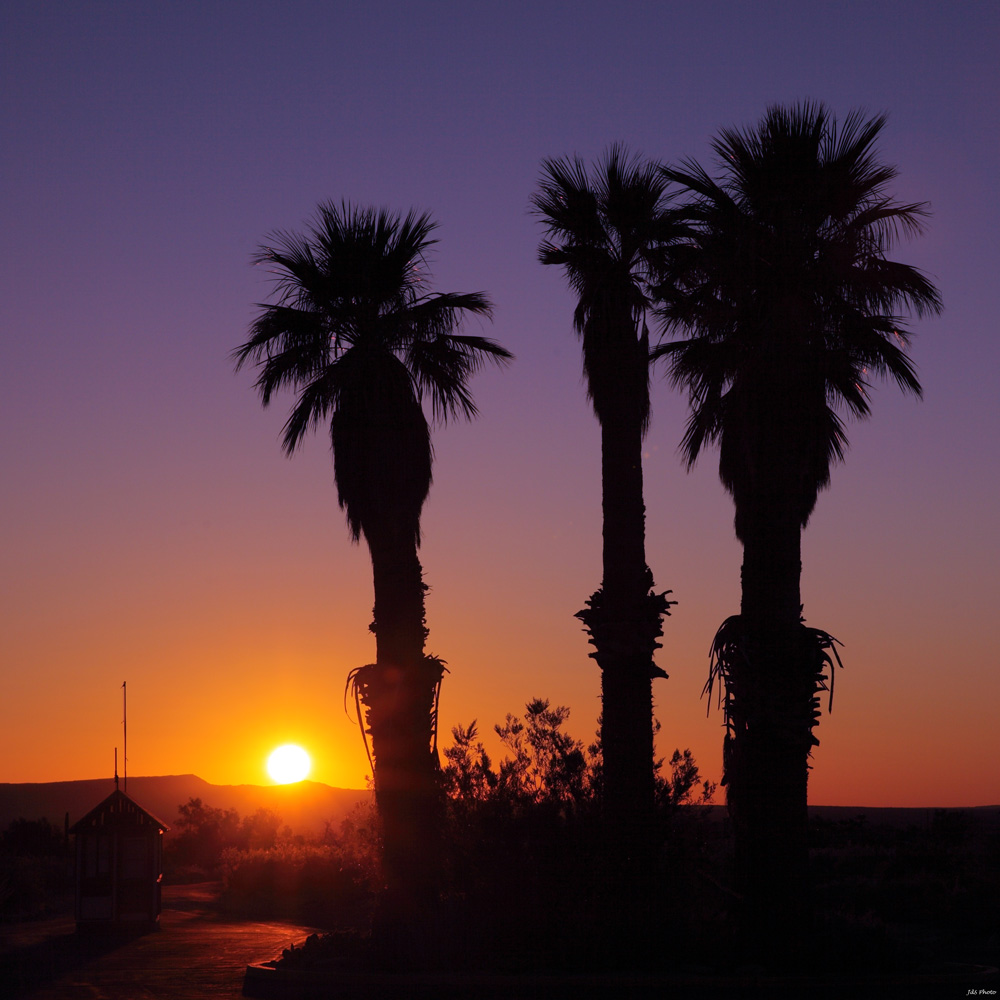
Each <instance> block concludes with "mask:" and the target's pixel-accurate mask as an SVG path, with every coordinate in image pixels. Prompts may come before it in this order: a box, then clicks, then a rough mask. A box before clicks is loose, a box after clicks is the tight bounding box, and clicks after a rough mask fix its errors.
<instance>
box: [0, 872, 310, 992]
mask: <svg viewBox="0 0 1000 1000" xmlns="http://www.w3.org/2000/svg"><path fill="white" fill-rule="evenodd" d="M217 895H218V885H217V884H215V883H208V884H205V885H191V886H168V887H166V888H165V889H164V893H163V914H162V915H161V917H160V924H161V927H162V930H160V931H159V932H157V933H153V934H146V935H144V936H143V937H140V938H135V939H133V940H131V941H126V942H105V941H100V940H93V939H91V938H89V937H79V936H78V935H76V934H75V933H74V924H73V921H72V920H71V919H69V918H58V919H55V920H50V921H44V922H41V923H31V924H21V925H18V926H16V927H13V928H5V931H6V933H5V934H4V936H3V939H2V944H0V997H3V998H4V1000H15V998H16V1000H76V998H80V1000H213V998H222V997H225V998H226V1000H236V998H238V997H239V996H240V991H241V989H242V987H243V974H244V971H245V970H246V966H247V965H248V964H250V963H252V962H263V961H267V960H268V959H271V958H275V957H277V955H278V954H279V953H280V952H281V949H282V948H287V947H288V945H289V944H291V943H292V942H296V943H300V942H301V941H303V940H304V939H305V938H306V937H307V936H308V935H309V934H310V933H312V931H313V930H315V928H312V927H305V926H303V925H301V924H291V923H283V922H270V923H269V922H260V921H241V922H234V921H231V920H228V919H226V918H223V917H220V916H219V914H218V912H217V907H216V899H217Z"/></svg>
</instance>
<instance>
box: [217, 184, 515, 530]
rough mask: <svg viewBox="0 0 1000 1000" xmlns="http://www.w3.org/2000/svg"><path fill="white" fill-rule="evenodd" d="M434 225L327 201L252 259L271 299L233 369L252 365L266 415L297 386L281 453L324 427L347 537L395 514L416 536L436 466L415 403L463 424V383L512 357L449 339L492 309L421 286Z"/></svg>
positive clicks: (469, 406)
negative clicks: (264, 271) (466, 320)
mask: <svg viewBox="0 0 1000 1000" xmlns="http://www.w3.org/2000/svg"><path fill="white" fill-rule="evenodd" d="M434 229H435V223H434V222H432V221H431V219H430V218H429V216H427V215H417V214H415V213H413V212H411V213H409V214H408V215H407V216H406V217H405V218H401V217H400V216H398V215H394V214H392V213H390V212H389V211H387V210H384V209H382V210H374V209H362V208H357V207H352V206H351V205H349V204H346V203H342V204H341V205H340V206H339V207H338V206H336V205H334V204H332V203H326V204H323V205H321V206H320V208H319V212H318V216H317V219H316V221H315V223H314V224H313V225H312V227H311V228H310V231H309V233H308V235H306V236H302V235H298V234H292V233H277V234H275V235H274V237H273V238H272V243H271V244H269V245H266V246H263V247H261V248H260V250H259V251H258V253H257V255H256V257H255V262H256V263H258V264H264V265H270V266H271V267H273V269H274V271H275V275H276V287H277V292H278V301H277V302H276V303H274V304H270V305H262V306H261V309H262V311H261V313H260V315H259V317H258V318H257V320H256V321H255V322H254V323H253V325H252V327H251V330H250V332H251V336H250V339H249V340H248V341H247V342H246V343H245V344H243V345H242V346H241V347H239V348H238V349H237V351H236V352H235V358H236V361H237V367H241V366H242V365H243V364H244V363H245V362H247V361H248V360H251V359H252V360H255V361H257V362H259V364H260V374H259V377H258V379H257V383H256V384H257V388H258V389H259V391H260V394H261V398H262V401H263V403H264V405H265V406H266V405H268V404H269V403H270V402H271V400H272V398H273V396H274V394H275V393H276V392H278V391H279V390H282V389H285V388H293V389H296V390H298V399H297V401H296V403H295V405H294V407H293V409H292V412H291V415H290V416H289V418H288V421H287V423H286V424H285V429H284V441H283V444H284V449H285V451H286V453H288V454H291V453H292V452H293V451H294V450H295V449H296V447H297V446H298V445H299V443H300V442H301V440H302V438H303V436H304V435H305V433H306V432H307V431H308V430H309V429H310V428H312V427H315V426H316V425H317V424H319V423H320V422H321V421H325V420H327V419H329V420H330V421H331V436H332V442H333V451H334V469H335V476H336V484H337V494H338V500H339V502H340V506H341V507H342V508H344V509H345V511H346V514H347V520H348V525H349V527H350V530H351V534H352V537H353V538H354V540H355V541H357V540H358V539H359V538H360V536H361V534H362V533H365V534H366V535H367V534H368V530H367V529H368V527H370V526H372V525H373V524H374V523H375V521H382V522H384V521H385V520H386V519H387V518H392V519H395V520H396V521H397V522H398V521H399V520H400V519H403V520H404V521H405V522H406V524H407V526H408V530H409V531H412V533H413V535H414V537H415V538H416V539H417V541H419V534H420V528H419V517H420V510H421V508H422V506H423V502H424V500H425V499H426V496H427V492H428V490H429V488H430V483H431V458H432V452H431V443H430V432H429V428H428V424H427V420H426V418H425V416H424V413H423V408H422V405H421V403H422V400H423V398H424V397H425V395H426V396H429V397H430V404H431V411H432V415H433V416H434V417H436V418H438V419H441V420H442V421H444V420H447V419H448V418H449V417H454V416H457V415H462V416H465V417H470V418H471V417H473V416H475V414H476V406H475V403H474V402H473V399H472V396H471V394H470V391H469V388H468V380H469V378H470V376H471V375H473V374H474V373H475V372H476V371H477V370H478V369H479V368H480V367H481V366H482V365H483V363H484V362H485V361H487V360H489V361H493V362H496V363H498V364H503V363H505V362H507V361H508V360H509V359H510V358H511V355H510V354H509V352H507V351H506V350H504V349H503V348H502V347H500V346H498V345H497V344H495V343H494V342H493V341H491V340H488V339H487V338H484V337H476V336H462V335H459V334H458V333H456V332H455V331H456V329H457V327H458V325H459V321H460V318H461V316H462V315H463V314H465V313H472V314H478V315H484V316H488V315H489V314H490V310H491V307H490V303H489V301H488V299H487V298H486V296H485V295H483V294H482V293H480V292H473V293H469V294H454V293H444V294H431V293H429V292H428V291H427V288H426V283H427V277H428V275H427V265H426V255H427V251H428V249H429V248H430V247H431V246H432V245H433V244H434V243H435V242H436V241H435V240H434V239H432V238H431V233H432V232H433V231H434Z"/></svg>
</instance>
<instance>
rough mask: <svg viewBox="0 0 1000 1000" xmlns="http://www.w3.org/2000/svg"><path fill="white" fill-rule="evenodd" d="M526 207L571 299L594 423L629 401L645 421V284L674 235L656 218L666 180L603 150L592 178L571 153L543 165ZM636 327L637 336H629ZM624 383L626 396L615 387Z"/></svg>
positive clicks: (543, 257)
mask: <svg viewBox="0 0 1000 1000" xmlns="http://www.w3.org/2000/svg"><path fill="white" fill-rule="evenodd" d="M542 168H543V177H542V182H541V185H540V190H539V192H538V193H536V194H535V195H534V196H533V198H532V205H533V206H534V209H535V211H536V213H537V214H538V215H540V216H541V217H542V220H543V223H544V225H545V228H546V230H547V232H548V235H549V239H547V240H544V241H543V242H542V243H541V245H540V246H539V250H538V259H539V260H540V261H541V263H543V264H558V265H561V266H562V267H563V268H564V270H565V272H566V276H567V278H568V280H569V284H570V286H571V287H572V289H573V290H574V291H575V292H576V293H577V296H578V301H577V306H576V309H575V311H574V314H573V321H574V326H575V327H576V330H577V332H578V333H579V334H581V336H582V337H583V368H584V374H585V376H586V379H587V391H588V393H589V394H590V397H591V399H592V401H593V404H594V411H595V413H596V414H597V417H598V419H599V420H602V421H603V420H604V419H605V418H606V417H608V416H609V415H610V412H611V411H612V410H613V409H615V408H621V407H622V406H625V405H629V404H630V403H631V404H632V405H635V406H637V407H638V408H639V410H640V415H641V420H642V424H643V427H644V428H645V425H646V423H647V422H648V420H649V383H648V379H649V374H648V373H649V351H648V343H649V341H648V335H647V332H646V328H645V321H644V320H645V314H646V310H647V308H648V306H649V297H648V295H647V289H648V286H649V282H650V281H651V279H652V278H653V276H654V275H656V274H657V273H659V270H660V269H661V266H662V264H661V262H662V257H663V254H664V247H665V245H666V244H667V242H668V240H669V237H670V235H671V233H672V231H673V227H672V226H670V225H669V224H668V223H667V222H666V219H665V204H666V203H665V198H664V192H665V191H666V187H667V183H666V181H665V179H663V178H662V177H661V176H660V174H659V172H658V171H657V169H656V168H655V166H653V165H652V164H648V163H646V164H644V163H641V162H640V161H639V160H638V159H636V158H635V157H629V156H628V155H627V154H626V152H625V150H624V149H623V148H622V147H620V146H612V147H611V149H610V150H609V151H608V153H607V155H606V157H605V158H604V160H603V162H602V163H601V164H600V166H599V167H598V169H597V170H596V171H595V172H594V177H593V179H591V178H590V177H589V176H588V173H587V168H586V165H585V164H584V163H583V161H582V160H581V159H580V158H579V157H574V158H573V159H551V160H545V161H544V163H543V165H542ZM637 329H638V330H641V333H640V336H639V338H638V339H637V337H636V331H637ZM623 382H625V383H626V385H627V390H626V391H624V392H623V391H622V390H623V384H622V383H623Z"/></svg>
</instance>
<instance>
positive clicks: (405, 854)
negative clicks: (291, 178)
mask: <svg viewBox="0 0 1000 1000" xmlns="http://www.w3.org/2000/svg"><path fill="white" fill-rule="evenodd" d="M434 229H435V223H433V222H432V221H431V219H430V218H429V217H428V216H427V215H416V214H414V213H412V212H411V213H410V214H409V215H407V216H406V218H405V219H404V218H401V217H400V216H399V215H395V214H392V213H390V212H388V211H386V210H378V211H375V210H372V209H362V208H357V207H353V206H351V205H349V204H346V203H344V204H341V205H340V206H339V207H338V206H336V205H334V204H332V203H327V204H322V205H320V207H319V211H318V215H317V218H316V221H315V223H314V224H313V225H312V227H311V228H310V230H309V233H308V235H306V236H302V235H297V234H293V233H277V234H275V235H274V237H273V238H272V242H271V243H270V244H268V245H265V246H262V247H261V248H260V250H259V251H258V253H257V255H256V257H255V261H256V263H258V264H263V265H266V266H268V267H270V268H273V270H274V273H275V276H276V287H277V301H276V302H275V303H272V304H268V305H262V306H261V313H260V315H259V316H258V318H257V319H256V320H255V321H254V323H253V324H252V326H251V328H250V339H249V340H247V342H246V343H245V344H243V345H241V346H240V347H239V348H238V349H237V350H236V351H235V353H234V357H235V360H236V367H237V369H239V368H241V367H242V366H243V365H244V364H245V363H247V362H248V361H251V360H253V361H255V362H257V364H258V366H259V376H258V379H257V382H256V386H257V389H258V390H259V392H260V395H261V399H262V401H263V404H264V405H265V406H267V405H268V404H269V403H270V402H271V401H272V399H273V398H274V396H275V394H276V393H277V392H278V391H279V390H282V389H286V388H291V389H294V390H296V391H297V393H298V397H297V400H296V402H295V405H294V407H293V409H292V411H291V415H290V416H289V418H288V421H287V423H286V424H285V429H284V441H283V445H284V450H285V452H286V454H288V455H291V454H292V453H293V452H294V451H295V450H296V448H297V447H298V446H299V445H300V444H301V442H302V440H303V438H304V437H305V435H306V433H307V432H308V431H309V430H310V429H311V428H314V427H316V426H317V425H318V424H320V423H321V422H324V423H325V422H326V421H327V420H329V427H330V436H331V440H332V444H333V463H334V478H335V481H336V486H337V499H338V501H339V503H340V506H341V508H342V509H343V510H344V511H345V513H346V515H347V524H348V528H349V531H350V535H351V538H352V540H353V541H354V542H358V541H359V540H360V538H361V537H362V536H364V539H365V541H366V542H367V544H368V549H369V552H370V554H371V561H372V575H373V579H374V590H375V609H374V621H373V623H372V625H371V630H372V631H373V632H374V633H375V639H376V661H375V663H374V664H370V665H368V666H367V667H363V668H360V669H359V670H357V671H355V672H353V675H352V679H353V681H354V683H355V686H356V691H357V694H358V696H359V699H360V701H361V702H362V703H363V704H364V706H365V711H366V720H365V722H366V725H367V729H368V732H369V733H370V735H371V743H372V750H373V754H374V780H375V793H376V801H377V804H378V807H379V812H380V815H381V818H382V824H383V843H384V860H385V867H386V875H387V880H388V882H389V884H390V886H391V887H394V888H396V889H398V890H400V891H401V894H402V895H404V896H405V895H407V893H409V894H410V895H411V896H412V895H413V894H414V893H418V892H419V891H431V890H432V889H433V885H432V881H433V879H432V876H431V875H429V874H428V873H429V871H431V870H432V869H433V864H432V863H431V864H429V863H428V859H429V857H430V856H431V855H432V854H433V851H432V850H431V847H432V844H433V842H434V840H435V829H434V813H435V805H434V804H435V802H436V799H437V787H438V772H439V765H438V760H437V751H436V743H435V740H436V704H437V692H438V688H439V685H440V683H441V677H442V671H443V665H442V661H441V660H439V659H437V658H436V657H432V656H427V655H425V652H424V641H425V639H426V637H427V629H426V626H425V617H424V593H425V590H426V586H425V585H424V582H423V575H422V570H421V566H420V560H419V559H418V556H417V548H418V546H419V544H420V512H421V509H422V507H423V503H424V500H425V499H426V497H427V493H428V490H429V489H430V484H431V458H432V452H431V440H430V430H429V426H428V421H427V418H426V417H425V415H424V409H423V406H422V401H423V399H424V397H425V396H427V397H429V399H430V405H431V411H432V415H433V416H434V417H436V418H439V419H440V420H442V421H445V420H447V419H448V418H449V417H456V416H464V417H466V418H470V419H471V418H472V417H474V416H475V415H476V406H475V403H474V402H473V399H472V396H471V394H470V392H469V389H468V380H469V378H470V377H471V376H472V375H473V374H474V373H475V372H476V371H477V370H478V369H479V368H480V367H481V366H482V365H483V363H484V362H486V361H493V362H496V363H497V364H501V365H502V364H505V363H506V362H508V361H509V360H510V359H511V355H510V354H509V353H508V352H507V351H506V350H504V349H503V348H502V347H499V346H498V345H497V344H495V343H494V342H493V341H491V340H488V339H485V338H483V337H476V336H463V335H460V334H458V333H457V332H456V330H457V328H458V326H459V323H460V320H461V318H462V317H463V316H464V315H466V314H472V315H479V316H489V315H490V308H491V307H490V303H489V300H488V299H487V298H486V296H485V295H484V294H482V293H479V292H473V293H470V294H464V295H461V294H452V293H448V294H432V293H430V292H429V291H428V287H427V280H428V274H427V267H426V256H427V252H428V250H429V249H430V247H431V246H432V245H433V244H434V243H435V242H436V240H434V239H432V238H431V233H432V232H433V231H434Z"/></svg>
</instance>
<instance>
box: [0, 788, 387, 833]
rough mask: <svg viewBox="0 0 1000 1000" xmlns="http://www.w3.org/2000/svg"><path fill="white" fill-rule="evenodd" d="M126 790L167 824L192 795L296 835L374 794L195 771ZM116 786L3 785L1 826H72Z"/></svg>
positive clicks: (333, 820)
mask: <svg viewBox="0 0 1000 1000" xmlns="http://www.w3.org/2000/svg"><path fill="white" fill-rule="evenodd" d="M121 787H122V789H123V791H127V792H128V795H129V797H130V798H132V799H135V801H136V802H138V803H139V805H141V806H142V807H143V809H145V810H146V811H147V812H150V813H152V814H153V815H154V816H156V817H157V818H158V819H161V820H162V821H163V822H164V823H166V824H167V826H171V827H173V826H175V825H176V823H177V809H178V807H179V806H181V805H183V804H184V803H186V802H187V801H188V799H192V798H197V799H201V801H202V802H203V803H205V805H207V806H211V807H212V808H214V809H235V810H236V812H238V813H239V814H240V816H248V815H251V814H252V813H254V812H256V811H257V810H258V809H261V808H263V809H270V810H272V811H273V812H275V813H277V815H279V816H280V817H281V819H282V822H283V823H285V824H287V825H288V826H290V827H291V828H292V830H293V832H295V833H302V834H307V835H308V834H313V833H319V832H321V831H322V829H323V825H324V823H325V822H327V821H330V822H331V823H333V824H334V825H336V824H338V823H339V822H340V821H341V820H342V819H343V818H344V817H345V816H346V815H347V814H348V813H349V812H350V811H351V810H352V809H353V808H354V806H355V805H356V804H357V803H359V802H365V801H368V799H369V798H370V795H371V793H370V792H367V791H364V790H362V789H357V788H331V787H330V786H329V785H324V784H321V783H320V782H318V781H300V782H298V783H297V784H294V785H212V784H209V783H208V782H207V781H205V780H203V779H202V778H199V777H198V776H197V775H194V774H171V775H165V776H161V777H147V778H143V777H138V778H133V777H129V779H128V788H127V789H125V787H124V783H122V785H121ZM114 790H115V783H114V780H113V779H110V778H96V779H92V780H89V781H50V782H44V783H38V784H0V830H5V829H6V828H7V826H8V825H9V824H10V823H11V822H12V821H13V820H15V819H21V818H23V819H41V818H42V817H45V818H46V819H47V820H48V821H49V822H50V823H53V824H55V825H56V826H58V827H61V826H62V825H63V821H64V817H65V816H66V814H67V813H69V822H70V825H72V824H73V823H75V822H76V821H77V820H79V819H81V818H82V817H83V816H85V815H86V814H87V813H88V812H90V810H91V809H93V808H94V806H96V805H97V804H98V803H100V802H102V801H103V800H104V799H105V798H107V797H108V796H109V795H110V794H111V793H112V792H113V791H114Z"/></svg>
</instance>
